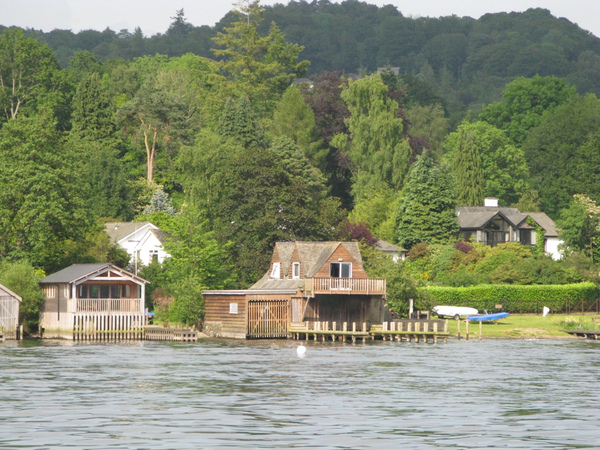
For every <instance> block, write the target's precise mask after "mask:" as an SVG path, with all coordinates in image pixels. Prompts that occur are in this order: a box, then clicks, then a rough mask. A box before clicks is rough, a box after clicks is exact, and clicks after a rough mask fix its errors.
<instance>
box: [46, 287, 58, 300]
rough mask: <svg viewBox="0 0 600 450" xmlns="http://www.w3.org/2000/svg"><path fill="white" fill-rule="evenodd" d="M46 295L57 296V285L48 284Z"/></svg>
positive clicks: (49, 296)
mask: <svg viewBox="0 0 600 450" xmlns="http://www.w3.org/2000/svg"><path fill="white" fill-rule="evenodd" d="M46 297H48V298H55V297H56V286H46Z"/></svg>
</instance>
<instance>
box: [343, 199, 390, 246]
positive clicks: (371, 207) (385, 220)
mask: <svg viewBox="0 0 600 450" xmlns="http://www.w3.org/2000/svg"><path fill="white" fill-rule="evenodd" d="M400 198H401V196H400V195H399V194H397V193H396V192H394V191H393V190H392V189H390V188H382V189H380V190H377V191H374V190H373V191H369V192H367V193H366V194H365V195H364V196H363V197H361V198H360V200H359V201H358V203H356V205H355V206H354V209H353V210H352V211H351V212H350V214H349V215H348V220H349V221H350V222H352V223H356V224H359V223H363V224H366V225H367V227H368V228H369V230H370V231H371V232H372V233H373V235H375V236H376V237H378V238H379V239H383V240H384V241H388V242H394V241H395V240H396V233H395V226H396V217H395V214H396V210H397V209H398V203H399V201H400Z"/></svg>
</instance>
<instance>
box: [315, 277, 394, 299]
mask: <svg viewBox="0 0 600 450" xmlns="http://www.w3.org/2000/svg"><path fill="white" fill-rule="evenodd" d="M385 288H386V286H385V278H306V279H305V282H304V292H305V295H306V296H307V297H314V296H315V295H317V294H344V295H382V296H383V297H385V295H386V291H385Z"/></svg>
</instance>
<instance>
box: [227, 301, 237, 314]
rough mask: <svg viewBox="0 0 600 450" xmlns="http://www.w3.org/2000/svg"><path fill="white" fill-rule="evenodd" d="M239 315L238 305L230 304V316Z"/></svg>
mask: <svg viewBox="0 0 600 450" xmlns="http://www.w3.org/2000/svg"><path fill="white" fill-rule="evenodd" d="M237 313H238V304H237V303H230V304H229V314H237Z"/></svg>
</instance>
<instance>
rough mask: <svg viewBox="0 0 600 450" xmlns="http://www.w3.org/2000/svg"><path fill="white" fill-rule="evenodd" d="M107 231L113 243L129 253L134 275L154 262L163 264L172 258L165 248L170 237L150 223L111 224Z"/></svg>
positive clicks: (107, 226) (106, 228) (108, 225)
mask: <svg viewBox="0 0 600 450" xmlns="http://www.w3.org/2000/svg"><path fill="white" fill-rule="evenodd" d="M105 230H106V233H107V234H108V236H109V237H110V238H111V240H112V241H114V242H116V243H117V244H119V246H120V247H121V248H123V249H124V250H125V251H127V253H129V255H130V256H131V260H130V265H131V268H132V270H133V272H134V273H137V271H138V269H139V268H140V267H141V266H147V265H148V264H150V263H151V262H152V261H153V260H158V261H159V262H161V263H162V262H163V261H164V260H165V258H168V257H169V256H170V255H169V254H168V253H167V252H166V251H165V250H164V248H163V243H164V242H165V240H166V239H168V238H169V237H170V236H169V235H168V234H167V233H165V232H163V231H161V230H159V228H158V227H157V226H156V225H154V224H152V223H150V222H109V223H107V224H106V226H105Z"/></svg>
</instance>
